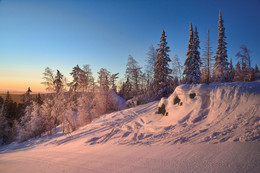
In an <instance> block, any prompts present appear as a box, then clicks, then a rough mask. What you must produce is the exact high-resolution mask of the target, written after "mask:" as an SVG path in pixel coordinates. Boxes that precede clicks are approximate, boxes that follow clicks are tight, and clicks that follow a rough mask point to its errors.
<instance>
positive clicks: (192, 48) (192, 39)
mask: <svg viewBox="0 0 260 173" xmlns="http://www.w3.org/2000/svg"><path fill="white" fill-rule="evenodd" d="M199 48H200V47H199V36H198V32H197V27H195V32H194V33H193V28H192V24H190V34H189V44H188V51H187V54H186V55H187V59H186V61H185V63H184V65H185V69H184V75H185V83H187V84H196V83H200V81H201V72H200V65H201V60H200V52H199V51H198V49H199Z"/></svg>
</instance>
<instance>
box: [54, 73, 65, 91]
mask: <svg viewBox="0 0 260 173" xmlns="http://www.w3.org/2000/svg"><path fill="white" fill-rule="evenodd" d="M54 79H55V80H54V81H53V84H54V90H55V91H56V93H59V92H61V91H62V90H63V87H64V85H63V75H62V74H61V73H60V71H59V70H57V73H56V76H55V78H54Z"/></svg>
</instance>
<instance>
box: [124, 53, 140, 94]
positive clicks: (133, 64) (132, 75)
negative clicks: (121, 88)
mask: <svg viewBox="0 0 260 173" xmlns="http://www.w3.org/2000/svg"><path fill="white" fill-rule="evenodd" d="M141 75H142V71H141V67H140V66H139V65H138V63H137V61H136V60H135V59H134V58H133V57H132V56H131V55H129V56H128V62H127V65H126V72H125V77H126V78H128V79H129V82H130V83H131V85H132V91H131V95H132V96H134V95H137V94H139V82H140V77H141Z"/></svg>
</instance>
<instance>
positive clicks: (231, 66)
mask: <svg viewBox="0 0 260 173" xmlns="http://www.w3.org/2000/svg"><path fill="white" fill-rule="evenodd" d="M229 69H230V81H231V82H233V81H234V79H235V74H236V72H235V69H234V67H233V63H232V58H230V64H229Z"/></svg>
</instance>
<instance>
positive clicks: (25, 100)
mask: <svg viewBox="0 0 260 173" xmlns="http://www.w3.org/2000/svg"><path fill="white" fill-rule="evenodd" d="M31 92H32V90H31V89H30V87H29V88H28V90H27V91H26V93H25V94H24V95H23V103H24V105H25V106H27V105H29V104H31V102H32V96H31Z"/></svg>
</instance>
